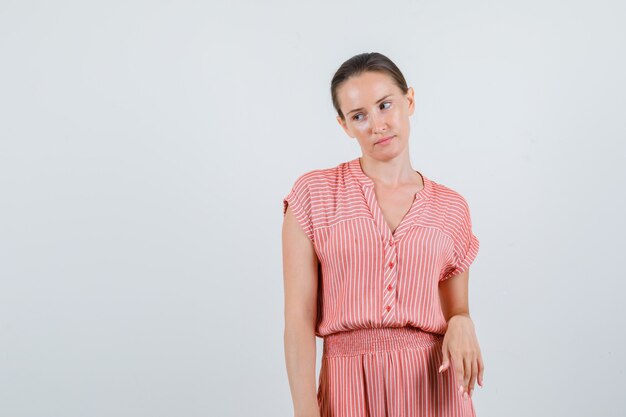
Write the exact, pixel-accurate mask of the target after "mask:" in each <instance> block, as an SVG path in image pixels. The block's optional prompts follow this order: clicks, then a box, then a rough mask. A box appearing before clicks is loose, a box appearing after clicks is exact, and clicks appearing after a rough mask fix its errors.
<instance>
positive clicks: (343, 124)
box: [337, 115, 354, 138]
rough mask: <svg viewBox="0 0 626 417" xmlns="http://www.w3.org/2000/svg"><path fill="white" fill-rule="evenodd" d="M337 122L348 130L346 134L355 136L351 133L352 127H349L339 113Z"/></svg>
mask: <svg viewBox="0 0 626 417" xmlns="http://www.w3.org/2000/svg"><path fill="white" fill-rule="evenodd" d="M337 122H338V123H339V125H340V126H341V127H342V128H343V130H344V132H346V135H348V136H350V137H351V138H353V137H354V136H352V134H350V129H348V126H347V125H346V122H345V121H344V120H343V119H342V118H341V116H339V115H337Z"/></svg>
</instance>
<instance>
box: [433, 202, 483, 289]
mask: <svg viewBox="0 0 626 417" xmlns="http://www.w3.org/2000/svg"><path fill="white" fill-rule="evenodd" d="M446 226H447V227H446V228H447V231H448V235H449V236H450V237H451V238H452V241H453V248H454V254H453V257H452V258H453V259H452V263H451V264H448V265H447V266H446V268H445V270H444V271H443V273H442V277H441V279H440V280H439V281H440V282H441V281H443V280H445V279H448V278H450V277H453V276H455V275H458V274H460V273H462V272H465V271H466V270H467V269H468V268H469V267H470V265H471V263H472V262H473V261H474V259H475V258H476V255H477V254H478V248H479V241H478V238H477V237H476V236H475V235H474V233H473V231H472V219H471V216H470V210H469V206H468V204H467V201H466V200H465V199H464V198H463V197H462V196H460V195H458V199H457V200H456V202H455V204H453V207H451V209H450V212H449V214H448V217H447V225H446Z"/></svg>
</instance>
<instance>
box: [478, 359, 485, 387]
mask: <svg viewBox="0 0 626 417" xmlns="http://www.w3.org/2000/svg"><path fill="white" fill-rule="evenodd" d="M484 370H485V363H484V362H483V356H482V355H481V354H480V353H479V354H478V385H480V387H481V388H482V387H483V372H484Z"/></svg>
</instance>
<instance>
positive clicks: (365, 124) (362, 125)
mask: <svg viewBox="0 0 626 417" xmlns="http://www.w3.org/2000/svg"><path fill="white" fill-rule="evenodd" d="M369 126H370V125H369V122H363V123H359V124H357V125H355V126H354V130H356V131H357V132H361V133H365V132H367V131H369Z"/></svg>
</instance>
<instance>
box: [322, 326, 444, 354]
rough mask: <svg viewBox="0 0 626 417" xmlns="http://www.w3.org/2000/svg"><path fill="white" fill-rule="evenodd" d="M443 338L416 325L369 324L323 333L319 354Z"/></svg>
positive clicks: (420, 345)
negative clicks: (362, 327) (367, 326)
mask: <svg viewBox="0 0 626 417" xmlns="http://www.w3.org/2000/svg"><path fill="white" fill-rule="evenodd" d="M440 340H443V335H440V334H437V333H430V332H425V331H424V330H421V329H419V328H417V327H413V326H405V327H371V328H365V329H354V330H347V331H342V332H337V333H331V334H329V335H326V336H324V351H323V356H325V357H333V356H353V355H362V354H365V353H374V352H381V351H389V350H398V349H424V348H429V347H431V346H433V345H434V344H435V343H437V342H439V341H440Z"/></svg>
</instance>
